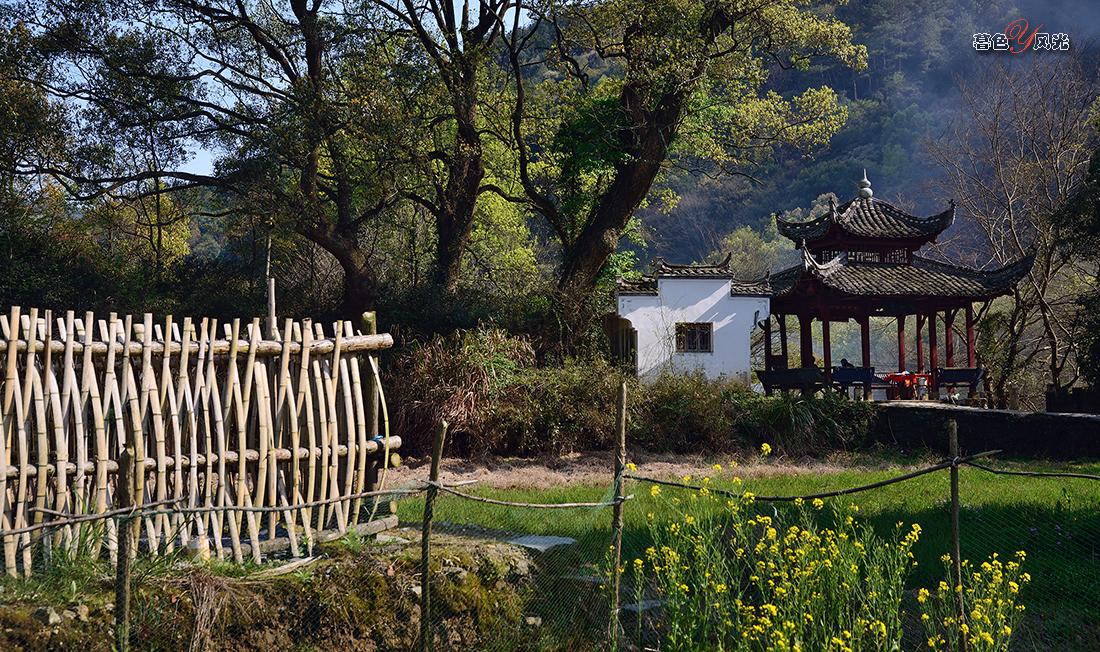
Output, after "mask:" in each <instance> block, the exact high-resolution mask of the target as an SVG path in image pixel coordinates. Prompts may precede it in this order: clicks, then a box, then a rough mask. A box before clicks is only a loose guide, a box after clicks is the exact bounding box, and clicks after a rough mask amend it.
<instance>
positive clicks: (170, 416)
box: [157, 315, 195, 551]
mask: <svg viewBox="0 0 1100 652" xmlns="http://www.w3.org/2000/svg"><path fill="white" fill-rule="evenodd" d="M178 333H179V328H178V327H177V325H176V324H175V323H173V321H172V315H168V316H167V317H165V318H164V335H165V337H164V339H163V340H162V341H161V343H162V344H163V345H164V354H163V355H162V356H161V363H160V369H161V371H160V412H161V414H162V415H165V417H166V418H167V420H168V423H167V424H165V427H166V428H167V429H168V430H170V431H171V433H172V498H174V499H176V500H179V499H180V498H183V497H184V495H183V488H184V487H183V429H184V425H183V418H184V417H185V416H186V413H181V411H180V402H181V401H180V398H182V393H183V392H184V391H185V390H186V389H187V357H186V356H187V353H188V351H187V347H185V346H182V342H181V346H180V360H179V371H178V372H177V373H178V378H177V376H176V375H175V374H173V373H172V347H171V343H172V341H173V340H174V339H175V337H174V336H175V335H177V334H178ZM176 341H178V340H176ZM177 379H178V389H177ZM188 430H190V429H188ZM165 437H167V433H165ZM165 445H166V446H167V444H165ZM166 453H167V451H166ZM165 461H166V462H167V460H165ZM188 469H189V475H190V474H192V473H194V470H195V467H194V465H190V466H189V467H188ZM167 493H168V487H167V485H165V487H164V494H165V495H167ZM160 494H161V491H160V488H159V487H158V488H157V495H160ZM187 494H188V497H189V500H194V496H195V494H194V493H191V492H190V491H188V492H187ZM176 504H179V503H176ZM169 522H170V523H171V530H169V531H168V532H167V533H166V535H167V538H168V550H169V551H171V550H172V548H173V545H174V542H175V540H176V537H177V536H178V537H179V543H180V545H181V546H183V547H187V540H188V539H189V538H190V536H189V534H188V531H187V528H185V527H183V524H184V518H183V515H182V514H178V513H177V514H173V515H172V516H171V517H165V523H169Z"/></svg>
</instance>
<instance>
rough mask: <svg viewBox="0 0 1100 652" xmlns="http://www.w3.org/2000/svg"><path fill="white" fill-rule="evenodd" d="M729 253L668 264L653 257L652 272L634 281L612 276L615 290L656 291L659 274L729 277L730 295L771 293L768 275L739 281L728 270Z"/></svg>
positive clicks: (678, 276) (725, 278) (688, 276)
mask: <svg viewBox="0 0 1100 652" xmlns="http://www.w3.org/2000/svg"><path fill="white" fill-rule="evenodd" d="M731 259H732V254H730V255H727V256H726V259H725V260H724V261H722V262H721V263H718V264H717V265H670V264H668V263H666V262H665V259H664V258H660V257H658V258H655V259H654V261H653V269H654V276H643V277H642V278H641V280H638V281H628V280H626V279H624V278H622V277H619V278H617V279H615V283H616V286H617V289H618V292H619V294H657V279H659V278H699V279H718V280H727V279H728V280H729V282H730V295H731V296H738V295H750V296H770V295H771V293H772V289H771V284H770V283H769V282H768V277H766V276H765V277H764V278H762V279H757V280H755V281H742V280H739V279H737V278H734V275H733V272H732V270H730V260H731Z"/></svg>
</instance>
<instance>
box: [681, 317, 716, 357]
mask: <svg viewBox="0 0 1100 652" xmlns="http://www.w3.org/2000/svg"><path fill="white" fill-rule="evenodd" d="M713 330H714V324H712V323H710V322H702V323H683V322H681V323H679V324H676V352H677V353H712V352H713V351H714V344H713V338H712V337H711V335H712V332H713Z"/></svg>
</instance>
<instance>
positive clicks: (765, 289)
mask: <svg viewBox="0 0 1100 652" xmlns="http://www.w3.org/2000/svg"><path fill="white" fill-rule="evenodd" d="M771 294H772V285H771V282H770V280H769V279H768V277H766V276H765V277H764V278H762V279H759V280H756V281H738V280H737V279H731V280H730V296H735V297H737V296H767V297H770V296H771Z"/></svg>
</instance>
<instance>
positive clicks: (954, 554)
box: [947, 419, 969, 650]
mask: <svg viewBox="0 0 1100 652" xmlns="http://www.w3.org/2000/svg"><path fill="white" fill-rule="evenodd" d="M947 454H948V456H949V457H950V458H951V459H952V460H955V459H958V457H959V427H958V424H957V423H955V420H954V419H951V420H950V421H948V422H947ZM951 570H952V574H953V575H954V578H953V579H954V580H955V581H954V586H953V589H954V592H955V617H956V618H958V624H959V649H961V650H966V649H969V648H968V643H967V640H966V635H965V634H963V632H962V625H963V623H965V622H966V604H965V602H964V601H963V588H962V555H961V552H960V549H959V465H958V464H954V463H953V464H952V465H951Z"/></svg>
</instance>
